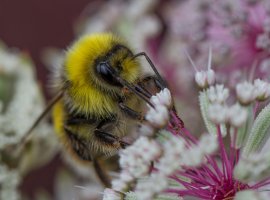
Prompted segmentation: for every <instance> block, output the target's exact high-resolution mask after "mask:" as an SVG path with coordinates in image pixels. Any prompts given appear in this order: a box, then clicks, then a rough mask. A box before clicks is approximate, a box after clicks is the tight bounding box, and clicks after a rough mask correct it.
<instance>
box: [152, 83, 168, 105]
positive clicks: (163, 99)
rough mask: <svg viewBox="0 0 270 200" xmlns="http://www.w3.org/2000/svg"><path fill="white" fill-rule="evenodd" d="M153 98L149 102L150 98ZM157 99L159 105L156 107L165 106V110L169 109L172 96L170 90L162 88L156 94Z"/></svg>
mask: <svg viewBox="0 0 270 200" xmlns="http://www.w3.org/2000/svg"><path fill="white" fill-rule="evenodd" d="M154 97H155V96H153V97H151V99H150V101H151V100H152V98H154ZM156 97H157V99H158V100H159V103H158V104H157V105H160V104H161V105H163V106H166V107H167V108H170V107H171V105H172V96H171V92H170V90H168V89H167V88H164V89H163V90H161V91H160V92H159V93H157V94H156Z"/></svg>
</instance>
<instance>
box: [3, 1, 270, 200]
mask: <svg viewBox="0 0 270 200" xmlns="http://www.w3.org/2000/svg"><path fill="white" fill-rule="evenodd" d="M269 13H270V3H269V1H268V0H265V1H264V0H243V1H233V0H227V1H213V0H166V1H165V0H107V1H105V0H104V1H102V0H92V1H86V0H79V1H64V0H58V1H52V0H47V1H35V0H25V1H16V0H0V40H1V41H2V43H1V45H0V103H1V104H0V195H1V196H0V199H4V200H6V199H7V197H8V199H22V198H24V199H42V200H43V199H44V200H45V199H55V200H62V199H63V200H64V199H65V200H67V199H88V200H89V199H101V196H102V195H101V192H102V191H103V188H102V187H101V186H100V185H99V184H98V181H97V180H96V178H95V176H94V175H93V174H92V172H91V169H85V168H79V167H78V166H76V164H74V163H72V161H71V160H70V159H69V158H67V157H66V156H64V155H63V153H61V150H59V149H61V148H60V145H59V144H58V142H57V138H56V137H55V136H54V134H53V128H52V125H51V123H49V121H50V119H49V118H48V120H45V121H44V122H42V124H41V125H40V127H39V128H38V130H36V132H37V134H35V135H37V136H36V138H35V137H34V138H33V142H31V143H30V144H29V145H28V146H29V147H28V148H27V149H26V150H25V152H24V154H23V156H21V157H19V158H18V157H16V156H14V157H12V156H10V149H9V148H8V146H9V145H12V144H18V143H19V142H20V139H21V138H22V136H23V134H24V132H25V131H26V130H27V127H29V126H30V125H31V123H32V122H33V121H34V119H35V118H36V117H37V116H38V114H39V113H40V112H41V111H42V109H44V106H45V104H46V101H48V100H49V99H50V98H51V97H52V94H51V92H50V89H49V87H48V79H49V76H50V71H52V70H53V68H54V67H55V66H56V65H61V61H62V59H63V52H64V50H65V49H67V47H68V46H69V44H70V43H71V42H72V41H74V40H75V39H76V38H78V37H80V36H81V35H83V34H90V33H94V32H104V31H112V32H114V33H116V34H118V35H120V36H121V37H123V38H125V39H126V40H127V41H128V42H129V44H130V45H131V47H132V48H133V49H134V52H141V51H145V52H147V53H148V54H149V56H150V57H151V59H152V60H153V62H154V63H155V64H156V66H157V68H158V69H159V70H160V72H161V74H162V75H163V76H164V77H165V78H166V79H167V80H168V82H169V85H170V88H171V90H172V93H173V94H174V97H175V101H176V106H177V109H178V111H179V115H180V116H181V117H182V118H183V120H184V122H185V124H186V127H188V128H189V129H191V130H192V131H193V132H195V133H196V132H197V133H198V134H199V133H201V132H202V130H204V128H202V123H201V121H200V115H199V113H198V105H197V96H196V94H197V91H198V90H197V89H196V87H195V84H194V80H193V77H194V71H195V69H194V68H193V67H192V64H191V63H190V62H189V61H188V59H187V55H186V54H188V55H189V56H190V57H191V58H192V59H193V61H194V63H195V65H196V67H197V70H201V69H206V68H207V59H208V55H209V50H210V49H212V52H213V61H212V67H213V68H214V69H215V70H216V71H217V72H218V81H220V82H226V83H227V84H228V85H229V86H230V85H231V86H233V85H234V84H235V82H236V81H239V80H246V79H248V78H249V77H256V76H260V77H262V78H264V79H269V73H270V70H269V67H270V56H269V52H270V36H269V33H270V14H269ZM185 52H186V53H185ZM143 65H144V66H146V65H145V63H144V64H143ZM195 121H196V122H197V123H194V122H195ZM194 124H196V125H194ZM198 130H200V131H198ZM67 163H68V164H67Z"/></svg>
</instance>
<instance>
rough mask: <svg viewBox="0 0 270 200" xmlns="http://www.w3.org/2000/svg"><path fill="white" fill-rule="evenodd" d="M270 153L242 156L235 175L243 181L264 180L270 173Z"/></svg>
mask: <svg viewBox="0 0 270 200" xmlns="http://www.w3.org/2000/svg"><path fill="white" fill-rule="evenodd" d="M269 164H270V159H269V153H253V154H250V155H248V156H243V155H242V156H241V158H240V160H239V162H238V163H237V165H236V167H235V169H234V176H235V177H236V178H237V179H238V180H241V181H243V182H249V181H255V180H262V179H264V178H265V177H268V176H269V174H270V165H269Z"/></svg>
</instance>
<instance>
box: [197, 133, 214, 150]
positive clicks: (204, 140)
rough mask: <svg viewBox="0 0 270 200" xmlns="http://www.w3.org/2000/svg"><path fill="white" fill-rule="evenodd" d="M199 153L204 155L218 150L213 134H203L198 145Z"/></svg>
mask: <svg viewBox="0 0 270 200" xmlns="http://www.w3.org/2000/svg"><path fill="white" fill-rule="evenodd" d="M198 146H199V148H200V149H201V151H202V152H203V153H205V154H211V153H213V152H214V151H216V150H217V148H218V142H217V137H216V135H214V134H203V135H202V136H201V139H200V142H199V144H198Z"/></svg>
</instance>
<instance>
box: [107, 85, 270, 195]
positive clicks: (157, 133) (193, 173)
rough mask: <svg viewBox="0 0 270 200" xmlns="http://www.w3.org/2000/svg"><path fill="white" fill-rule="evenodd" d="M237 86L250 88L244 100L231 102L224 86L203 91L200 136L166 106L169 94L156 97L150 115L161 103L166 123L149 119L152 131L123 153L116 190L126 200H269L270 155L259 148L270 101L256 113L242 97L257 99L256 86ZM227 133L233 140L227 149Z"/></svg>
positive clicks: (269, 114) (266, 127)
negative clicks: (204, 130)
mask: <svg viewBox="0 0 270 200" xmlns="http://www.w3.org/2000/svg"><path fill="white" fill-rule="evenodd" d="M257 82H258V81H256V85H258V84H259V85H261V84H262V83H261V82H260V83H257ZM265 84H268V83H265ZM245 85H247V86H245ZM263 85H264V84H263ZM236 87H238V88H239V87H240V89H241V87H243V88H245V87H247V88H249V87H251V88H252V90H250V91H245V92H247V94H245V95H242V98H239V94H238V99H239V101H238V102H235V103H234V104H233V105H229V104H228V103H229V102H226V101H225V100H226V99H227V98H228V94H229V93H230V92H229V89H224V86H223V85H214V86H212V87H210V88H209V89H203V90H202V91H200V98H199V101H200V108H201V113H202V116H203V118H204V122H205V123H206V125H207V126H206V127H207V129H208V132H209V133H207V134H203V135H202V136H201V138H200V139H197V138H196V137H194V136H193V135H192V134H191V133H190V132H189V131H188V130H187V129H186V128H185V127H184V126H183V122H182V121H181V119H180V118H179V117H178V116H177V114H176V112H175V110H174V109H171V108H170V106H164V104H163V103H162V102H163V101H162V98H161V96H163V95H165V94H166V95H167V93H164V91H161V92H160V93H159V94H157V95H156V96H153V97H152V98H151V99H152V100H153V99H154V101H152V103H154V105H153V107H150V106H149V111H148V113H147V115H149V113H150V115H153V114H152V112H153V110H158V106H161V105H162V106H163V108H164V109H166V110H167V111H166V116H167V117H166V126H165V128H164V127H162V126H159V127H157V126H156V124H155V120H157V121H158V123H159V121H160V118H159V117H158V118H154V117H152V118H148V120H149V121H148V122H147V124H148V126H152V127H153V128H152V129H151V130H152V131H154V133H152V134H150V135H149V134H146V135H148V137H146V136H141V137H140V138H139V139H138V140H137V141H136V142H135V143H134V144H133V145H131V146H129V147H127V149H125V150H123V151H121V153H120V167H121V172H120V175H119V177H118V178H116V179H115V180H114V181H113V187H112V189H113V190H115V191H116V192H118V193H119V194H121V195H123V196H122V198H121V199H122V200H124V199H125V200H151V199H163V198H164V199H169V198H171V197H172V199H185V198H186V197H193V198H195V199H213V200H214V199H216V200H232V199H234V198H236V199H240V200H241V199H243V200H244V199H245V198H244V197H246V195H247V194H251V195H252V196H253V197H254V198H256V199H262V200H268V199H269V197H270V196H268V195H270V194H268V193H266V192H263V191H264V190H268V189H269V188H270V159H269V158H270V154H269V153H268V152H261V151H260V149H261V148H262V146H263V145H264V143H265V141H266V140H267V138H268V137H267V133H268V130H269V128H270V104H268V105H267V106H266V107H265V108H264V109H263V110H262V111H261V112H258V113H259V114H258V115H257V116H254V113H256V112H257V107H258V103H259V102H258V103H257V105H256V106H254V108H253V105H252V104H249V107H247V106H246V105H244V106H242V105H241V104H240V103H243V99H246V98H250V97H252V99H253V100H254V99H255V98H254V97H255V96H256V94H257V93H256V91H255V90H254V89H253V87H254V85H253V84H251V86H250V85H249V83H244V85H243V86H241V84H240V86H239V84H238V85H237V86H236ZM261 87H263V86H261ZM236 90H237V89H236ZM238 93H239V92H238ZM166 95H165V96H166ZM157 96H159V98H157ZM240 101H242V102H240ZM245 103H246V101H245ZM249 103H251V102H250V101H249ZM166 105H170V104H166ZM252 111H253V112H252ZM157 114H158V112H157ZM157 114H156V115H157ZM168 116H169V117H168ZM254 117H255V119H254V120H250V119H253V118H254ZM146 120H147V118H146ZM164 129H165V130H164ZM141 130H142V129H141ZM145 130H146V129H145ZM142 134H143V133H142ZM225 137H227V138H228V139H229V141H230V142H229V148H228V149H227V148H226V144H225V142H224V138H225Z"/></svg>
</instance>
